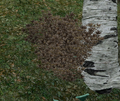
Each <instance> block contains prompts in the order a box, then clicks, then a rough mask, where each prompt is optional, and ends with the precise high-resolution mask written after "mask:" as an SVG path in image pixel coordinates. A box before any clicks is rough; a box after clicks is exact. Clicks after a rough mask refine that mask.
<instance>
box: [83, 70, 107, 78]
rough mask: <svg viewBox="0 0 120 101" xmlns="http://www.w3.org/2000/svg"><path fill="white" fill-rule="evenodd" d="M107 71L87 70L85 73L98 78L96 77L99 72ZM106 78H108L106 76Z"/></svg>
mask: <svg viewBox="0 0 120 101" xmlns="http://www.w3.org/2000/svg"><path fill="white" fill-rule="evenodd" d="M105 71H106V70H94V69H85V70H84V72H87V73H88V74H90V75H94V76H98V75H96V73H97V72H105ZM99 76H101V75H99ZM105 77H106V76H105Z"/></svg>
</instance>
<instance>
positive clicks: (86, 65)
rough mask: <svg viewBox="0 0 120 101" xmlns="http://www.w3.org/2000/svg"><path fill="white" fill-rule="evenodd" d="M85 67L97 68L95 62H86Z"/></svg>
mask: <svg viewBox="0 0 120 101" xmlns="http://www.w3.org/2000/svg"><path fill="white" fill-rule="evenodd" d="M83 67H95V66H94V62H92V61H85V62H84V64H83Z"/></svg>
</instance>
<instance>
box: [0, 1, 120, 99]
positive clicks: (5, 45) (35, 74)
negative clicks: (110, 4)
mask: <svg viewBox="0 0 120 101" xmlns="http://www.w3.org/2000/svg"><path fill="white" fill-rule="evenodd" d="M82 5H83V0H73V1H71V0H43V1H42V0H1V1H0V21H1V22H0V101H53V98H54V99H57V100H59V101H77V100H76V99H75V97H76V96H80V95H84V94H86V93H89V94H90V95H89V97H88V98H87V100H86V101H119V100H120V96H119V95H120V90H119V89H113V90H112V92H111V93H110V94H104V95H100V94H97V93H95V92H93V91H91V90H90V89H89V88H88V87H87V86H86V85H85V83H84V82H83V79H78V80H76V81H75V82H68V81H65V80H61V79H60V78H57V77H55V76H54V75H53V72H52V71H46V70H44V69H42V68H39V67H38V64H40V63H41V61H40V60H38V58H37V55H36V54H34V51H35V48H34V44H33V43H30V42H28V41H25V40H24V38H25V37H26V36H27V34H26V33H23V32H22V31H21V29H22V28H24V27H25V26H26V24H29V23H30V21H32V20H38V18H39V17H41V16H42V13H41V11H42V10H45V11H49V10H50V11H51V12H52V14H53V15H54V16H56V15H59V16H61V17H64V16H65V15H66V14H68V13H70V12H74V14H75V15H76V18H78V19H79V21H81V18H82ZM118 33H120V3H119V4H118ZM118 39H119V43H118V44H120V35H119V38H118ZM119 58H120V55H119ZM119 62H120V61H119Z"/></svg>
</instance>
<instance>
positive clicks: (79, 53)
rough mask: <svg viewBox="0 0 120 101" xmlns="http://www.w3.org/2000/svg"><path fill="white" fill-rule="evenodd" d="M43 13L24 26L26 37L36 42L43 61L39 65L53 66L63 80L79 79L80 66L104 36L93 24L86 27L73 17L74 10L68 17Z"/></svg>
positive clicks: (42, 66)
mask: <svg viewBox="0 0 120 101" xmlns="http://www.w3.org/2000/svg"><path fill="white" fill-rule="evenodd" d="M43 15H44V16H42V17H41V18H40V19H39V21H31V24H28V25H26V28H24V29H23V31H24V32H26V33H27V34H28V36H27V37H26V38H25V40H26V41H29V42H32V43H33V44H35V45H36V47H35V48H36V51H35V53H36V54H37V55H38V59H39V60H40V61H41V63H42V64H39V67H40V68H43V69H46V70H52V71H53V72H54V75H55V76H57V77H59V78H61V79H63V80H68V81H74V80H76V79H77V78H78V79H80V78H81V77H82V76H81V74H80V71H77V67H78V66H80V65H82V64H83V62H84V61H85V59H86V58H87V56H89V55H90V54H89V53H88V51H91V48H92V46H94V45H96V44H97V43H98V42H99V41H100V40H102V39H103V38H100V37H99V35H100V33H101V32H100V31H97V30H96V29H95V27H94V25H92V24H88V26H89V27H90V28H89V30H88V31H86V26H79V25H78V24H79V22H78V20H77V19H73V18H74V14H73V13H70V15H67V16H65V17H60V16H53V15H52V14H51V12H48V13H44V12H43ZM98 27H99V25H98ZM93 32H94V34H93Z"/></svg>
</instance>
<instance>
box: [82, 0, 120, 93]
mask: <svg viewBox="0 0 120 101" xmlns="http://www.w3.org/2000/svg"><path fill="white" fill-rule="evenodd" d="M88 23H93V24H101V26H100V27H99V28H98V30H100V31H101V34H100V36H101V37H104V40H103V41H101V42H99V43H97V45H96V46H93V47H92V51H91V52H90V54H91V55H90V56H89V57H88V58H87V59H86V61H85V62H84V64H83V67H85V70H84V71H82V73H81V74H82V75H83V76H84V82H85V83H86V85H87V86H88V87H89V88H90V89H91V90H93V91H96V92H97V93H100V94H102V93H109V92H110V91H111V88H120V72H119V70H120V67H119V63H118V34H117V0H84V4H83V18H82V25H87V24H88ZM87 28H89V27H88V26H87Z"/></svg>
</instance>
